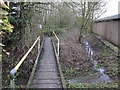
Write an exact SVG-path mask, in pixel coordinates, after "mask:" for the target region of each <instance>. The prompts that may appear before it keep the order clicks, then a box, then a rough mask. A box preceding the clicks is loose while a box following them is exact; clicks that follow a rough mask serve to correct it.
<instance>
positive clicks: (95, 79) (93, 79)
mask: <svg viewBox="0 0 120 90" xmlns="http://www.w3.org/2000/svg"><path fill="white" fill-rule="evenodd" d="M83 37H85V36H83ZM84 44H85V46H86V48H85V49H86V52H87V54H88V57H89V58H90V60H91V62H92V63H93V69H94V70H95V72H94V73H93V75H91V76H89V75H88V76H87V77H77V78H74V79H71V80H69V82H72V83H75V84H78V83H104V82H112V79H110V77H109V76H108V75H106V74H104V70H105V69H104V68H103V67H100V68H97V67H96V66H97V64H98V62H97V60H93V54H94V50H93V49H92V48H91V46H90V44H89V43H88V42H87V41H86V40H85V39H84ZM96 71H97V72H96Z"/></svg>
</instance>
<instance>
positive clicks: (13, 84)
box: [10, 36, 40, 88]
mask: <svg viewBox="0 0 120 90" xmlns="http://www.w3.org/2000/svg"><path fill="white" fill-rule="evenodd" d="M37 42H38V52H39V49H40V36H39V37H38V38H37V39H36V41H35V42H34V43H33V45H32V46H31V48H30V49H29V50H28V51H27V53H26V54H25V55H24V56H23V58H22V59H21V60H20V62H19V63H18V64H17V65H16V66H15V67H14V68H13V69H12V70H11V71H10V75H11V80H10V88H15V81H14V80H15V73H16V72H17V70H18V69H19V67H20V66H21V64H22V63H23V61H24V60H25V59H26V57H27V56H28V54H29V53H30V52H31V50H32V49H33V47H34V46H35V45H36V43H37Z"/></svg>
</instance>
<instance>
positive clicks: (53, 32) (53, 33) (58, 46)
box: [53, 31, 60, 58]
mask: <svg viewBox="0 0 120 90" xmlns="http://www.w3.org/2000/svg"><path fill="white" fill-rule="evenodd" d="M53 34H54V35H55V37H56V39H57V42H58V44H57V56H58V58H59V46H60V45H59V44H60V42H59V38H58V37H57V35H56V34H55V32H54V31H53Z"/></svg>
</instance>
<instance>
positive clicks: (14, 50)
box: [2, 41, 37, 88]
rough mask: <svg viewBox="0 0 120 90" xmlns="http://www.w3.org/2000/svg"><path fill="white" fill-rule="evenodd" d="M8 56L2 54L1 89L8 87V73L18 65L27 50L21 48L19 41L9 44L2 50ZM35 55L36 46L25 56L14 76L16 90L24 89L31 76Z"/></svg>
mask: <svg viewBox="0 0 120 90" xmlns="http://www.w3.org/2000/svg"><path fill="white" fill-rule="evenodd" d="M4 49H5V50H6V51H7V52H9V53H10V55H6V54H5V53H4V52H3V53H2V55H3V56H2V86H3V88H9V87H10V71H11V70H12V69H13V68H14V67H15V66H16V65H17V64H18V62H19V61H20V60H21V58H22V57H23V56H24V55H25V53H26V52H27V51H28V48H25V47H22V44H21V41H18V42H17V43H15V44H14V43H11V44H9V45H6V47H5V48H4ZM36 55H37V46H36V47H35V48H33V50H32V52H31V53H30V54H29V55H28V56H27V58H26V59H25V61H24V62H23V64H22V65H21V66H20V68H19V70H18V71H17V73H16V74H15V76H16V78H15V84H16V88H20V87H22V88H24V87H25V86H26V85H27V82H28V79H29V77H30V75H31V72H32V68H33V65H34V62H35V60H36Z"/></svg>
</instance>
